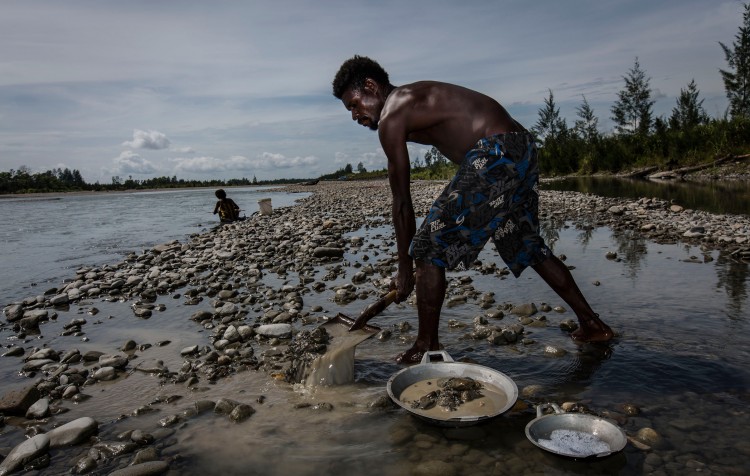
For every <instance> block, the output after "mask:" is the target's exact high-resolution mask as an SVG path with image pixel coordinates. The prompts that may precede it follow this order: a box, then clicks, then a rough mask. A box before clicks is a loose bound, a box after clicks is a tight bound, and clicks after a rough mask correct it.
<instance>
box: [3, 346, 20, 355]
mask: <svg viewBox="0 0 750 476" xmlns="http://www.w3.org/2000/svg"><path fill="white" fill-rule="evenodd" d="M23 354H24V350H23V347H18V346H13V347H11V348H10V349H8V350H7V351H6V352H5V353H3V357H21V356H22V355H23Z"/></svg>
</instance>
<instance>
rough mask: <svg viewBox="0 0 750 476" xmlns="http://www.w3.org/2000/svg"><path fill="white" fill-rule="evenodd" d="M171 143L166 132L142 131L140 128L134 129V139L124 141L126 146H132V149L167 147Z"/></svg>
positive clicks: (159, 148)
mask: <svg viewBox="0 0 750 476" xmlns="http://www.w3.org/2000/svg"><path fill="white" fill-rule="evenodd" d="M169 144H170V142H169V139H167V136H166V135H165V134H163V133H161V132H159V131H142V130H140V129H135V130H133V140H130V141H125V142H123V143H122V145H123V146H124V147H130V148H131V149H152V150H161V149H167V148H169Z"/></svg>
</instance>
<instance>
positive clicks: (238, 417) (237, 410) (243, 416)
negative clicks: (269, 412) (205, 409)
mask: <svg viewBox="0 0 750 476" xmlns="http://www.w3.org/2000/svg"><path fill="white" fill-rule="evenodd" d="M253 413H255V409H254V408H253V407H251V406H250V405H246V404H244V403H240V404H239V405H237V406H236V407H234V409H232V412H231V413H230V414H229V419H230V420H232V421H233V422H235V423H240V422H243V421H245V420H247V419H248V418H250V416H251V415H252V414H253Z"/></svg>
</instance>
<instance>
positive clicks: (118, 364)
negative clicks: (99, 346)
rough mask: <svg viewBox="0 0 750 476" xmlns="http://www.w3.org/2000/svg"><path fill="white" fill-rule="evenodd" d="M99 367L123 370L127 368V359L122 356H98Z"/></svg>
mask: <svg viewBox="0 0 750 476" xmlns="http://www.w3.org/2000/svg"><path fill="white" fill-rule="evenodd" d="M99 365H101V366H102V368H104V367H114V368H116V369H124V368H125V367H127V366H128V358H127V357H125V356H124V355H114V354H112V355H110V354H104V355H101V356H99Z"/></svg>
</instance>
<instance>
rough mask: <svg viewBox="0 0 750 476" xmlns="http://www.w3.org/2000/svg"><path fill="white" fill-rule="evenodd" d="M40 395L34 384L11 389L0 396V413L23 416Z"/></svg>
mask: <svg viewBox="0 0 750 476" xmlns="http://www.w3.org/2000/svg"><path fill="white" fill-rule="evenodd" d="M40 397H41V395H40V394H39V390H37V388H36V386H35V385H29V386H28V387H26V388H23V389H20V390H11V391H10V392H6V393H5V394H4V395H3V396H2V398H0V413H2V414H3V415H6V416H10V415H17V416H25V415H26V412H27V411H28V409H29V407H31V405H33V404H34V402H36V401H37V400H39V398H40Z"/></svg>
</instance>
